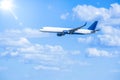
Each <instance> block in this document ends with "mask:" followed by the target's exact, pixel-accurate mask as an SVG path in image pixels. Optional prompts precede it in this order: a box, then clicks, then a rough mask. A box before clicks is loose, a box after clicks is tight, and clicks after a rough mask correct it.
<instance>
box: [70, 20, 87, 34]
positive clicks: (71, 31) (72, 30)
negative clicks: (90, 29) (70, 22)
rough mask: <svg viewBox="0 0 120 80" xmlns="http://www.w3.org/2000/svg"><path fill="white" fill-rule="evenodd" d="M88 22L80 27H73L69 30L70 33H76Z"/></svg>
mask: <svg viewBox="0 0 120 80" xmlns="http://www.w3.org/2000/svg"><path fill="white" fill-rule="evenodd" d="M86 24H87V22H86V23H85V24H84V25H82V26H80V27H77V28H73V29H71V30H69V33H70V34H72V33H74V32H75V31H76V30H78V29H81V28H82V27H84V26H86Z"/></svg>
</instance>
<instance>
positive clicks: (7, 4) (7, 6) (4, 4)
mask: <svg viewBox="0 0 120 80" xmlns="http://www.w3.org/2000/svg"><path fill="white" fill-rule="evenodd" d="M13 6H14V5H13V3H12V0H2V1H1V2H0V8H1V9H3V10H12V8H13Z"/></svg>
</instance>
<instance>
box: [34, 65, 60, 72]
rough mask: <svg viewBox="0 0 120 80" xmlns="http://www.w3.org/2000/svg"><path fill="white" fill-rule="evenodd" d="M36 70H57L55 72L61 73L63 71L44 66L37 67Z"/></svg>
mask: <svg viewBox="0 0 120 80" xmlns="http://www.w3.org/2000/svg"><path fill="white" fill-rule="evenodd" d="M34 69H35V70H55V71H60V70H61V69H60V68H59V67H53V66H43V65H38V66H35V67H34Z"/></svg>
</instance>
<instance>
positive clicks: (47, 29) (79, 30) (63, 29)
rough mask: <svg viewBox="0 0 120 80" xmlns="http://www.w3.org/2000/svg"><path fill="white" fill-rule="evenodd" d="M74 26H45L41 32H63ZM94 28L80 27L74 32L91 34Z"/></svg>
mask: <svg viewBox="0 0 120 80" xmlns="http://www.w3.org/2000/svg"><path fill="white" fill-rule="evenodd" d="M71 29H72V28H59V27H43V28H42V29H40V31H41V32H51V33H61V32H63V31H67V30H71ZM92 32H93V30H88V29H78V30H76V31H75V32H74V33H73V34H91V33H92Z"/></svg>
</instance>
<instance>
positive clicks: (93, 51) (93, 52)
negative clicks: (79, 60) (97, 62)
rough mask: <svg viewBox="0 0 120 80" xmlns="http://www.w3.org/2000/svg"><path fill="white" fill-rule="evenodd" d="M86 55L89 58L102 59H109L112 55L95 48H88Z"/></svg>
mask: <svg viewBox="0 0 120 80" xmlns="http://www.w3.org/2000/svg"><path fill="white" fill-rule="evenodd" d="M87 53H88V55H89V56H96V57H97V56H104V57H111V56H112V54H111V53H109V52H107V51H105V50H98V49H96V48H88V49H87Z"/></svg>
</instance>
